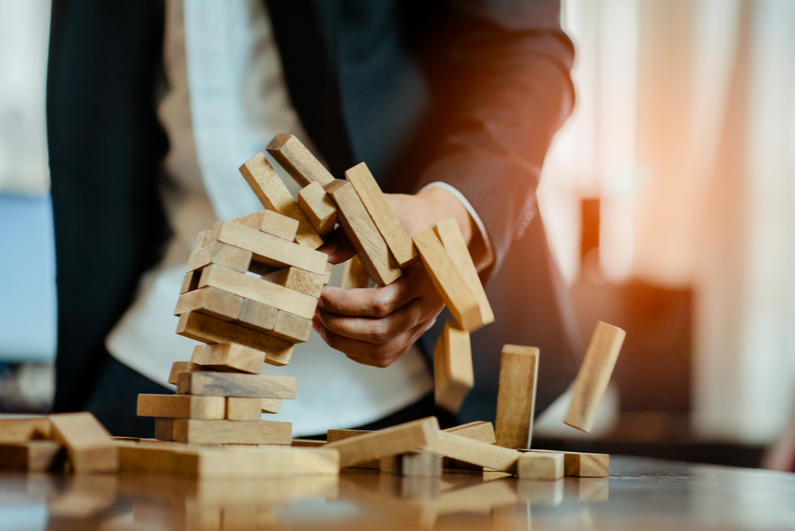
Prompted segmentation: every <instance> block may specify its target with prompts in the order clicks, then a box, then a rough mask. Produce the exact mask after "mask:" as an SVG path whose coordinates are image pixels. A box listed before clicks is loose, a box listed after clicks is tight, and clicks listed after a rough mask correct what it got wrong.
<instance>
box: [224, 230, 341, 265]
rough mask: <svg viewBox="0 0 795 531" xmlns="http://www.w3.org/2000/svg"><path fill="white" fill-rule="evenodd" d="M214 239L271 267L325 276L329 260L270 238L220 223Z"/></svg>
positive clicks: (259, 232) (294, 245) (297, 246)
mask: <svg viewBox="0 0 795 531" xmlns="http://www.w3.org/2000/svg"><path fill="white" fill-rule="evenodd" d="M213 238H214V239H215V240H216V241H219V242H221V243H226V244H228V245H231V246H233V247H238V248H240V249H245V250H247V251H251V252H252V253H253V260H254V261H258V262H262V263H264V264H267V265H269V266H273V267H289V266H293V267H298V268H301V269H306V270H307V271H310V272H312V273H315V274H317V275H322V274H324V273H325V272H326V263H328V257H327V256H326V255H325V254H323V253H321V252H319V251H313V250H312V249H307V248H306V247H302V246H300V245H298V244H296V243H293V242H289V241H287V240H283V239H281V238H279V237H277V236H273V235H272V234H267V233H265V232H261V231H258V230H254V229H250V228H248V227H244V226H243V225H237V224H236V223H232V222H230V221H219V222H218V223H216V224H215V225H214V226H213Z"/></svg>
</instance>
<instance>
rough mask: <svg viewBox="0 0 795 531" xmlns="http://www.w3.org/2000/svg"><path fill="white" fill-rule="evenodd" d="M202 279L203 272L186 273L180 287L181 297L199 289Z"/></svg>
mask: <svg viewBox="0 0 795 531" xmlns="http://www.w3.org/2000/svg"><path fill="white" fill-rule="evenodd" d="M200 277H201V271H188V272H187V273H185V276H184V277H182V284H181V285H180V287H179V293H180V295H182V294H183V293H187V292H189V291H193V290H194V289H196V288H198V287H199V278H200Z"/></svg>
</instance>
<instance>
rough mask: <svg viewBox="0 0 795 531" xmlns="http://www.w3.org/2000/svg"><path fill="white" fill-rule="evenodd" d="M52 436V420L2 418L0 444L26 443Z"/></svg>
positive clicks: (21, 416) (32, 417) (36, 417)
mask: <svg viewBox="0 0 795 531" xmlns="http://www.w3.org/2000/svg"><path fill="white" fill-rule="evenodd" d="M51 436H52V425H51V424H50V419H49V418H48V417H45V416H23V415H5V416H2V417H0V444H8V443H24V442H26V441H31V440H34V439H49V438H51Z"/></svg>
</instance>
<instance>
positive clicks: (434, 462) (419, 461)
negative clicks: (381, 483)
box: [380, 452, 442, 478]
mask: <svg viewBox="0 0 795 531" xmlns="http://www.w3.org/2000/svg"><path fill="white" fill-rule="evenodd" d="M380 468H381V472H386V473H387V474H393V475H395V476H401V477H406V478H438V477H441V475H442V456H441V455H438V454H433V453H430V452H410V453H407V454H402V455H393V456H390V457H384V458H382V459H381V461H380Z"/></svg>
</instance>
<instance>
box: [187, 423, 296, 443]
mask: <svg viewBox="0 0 795 531" xmlns="http://www.w3.org/2000/svg"><path fill="white" fill-rule="evenodd" d="M174 440H175V441H178V442H181V443H189V444H229V443H231V444H290V442H291V441H292V440H293V428H292V424H290V423H289V422H275V421H272V420H257V421H254V422H243V421H240V422H233V421H227V420H193V419H175V420H174Z"/></svg>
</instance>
